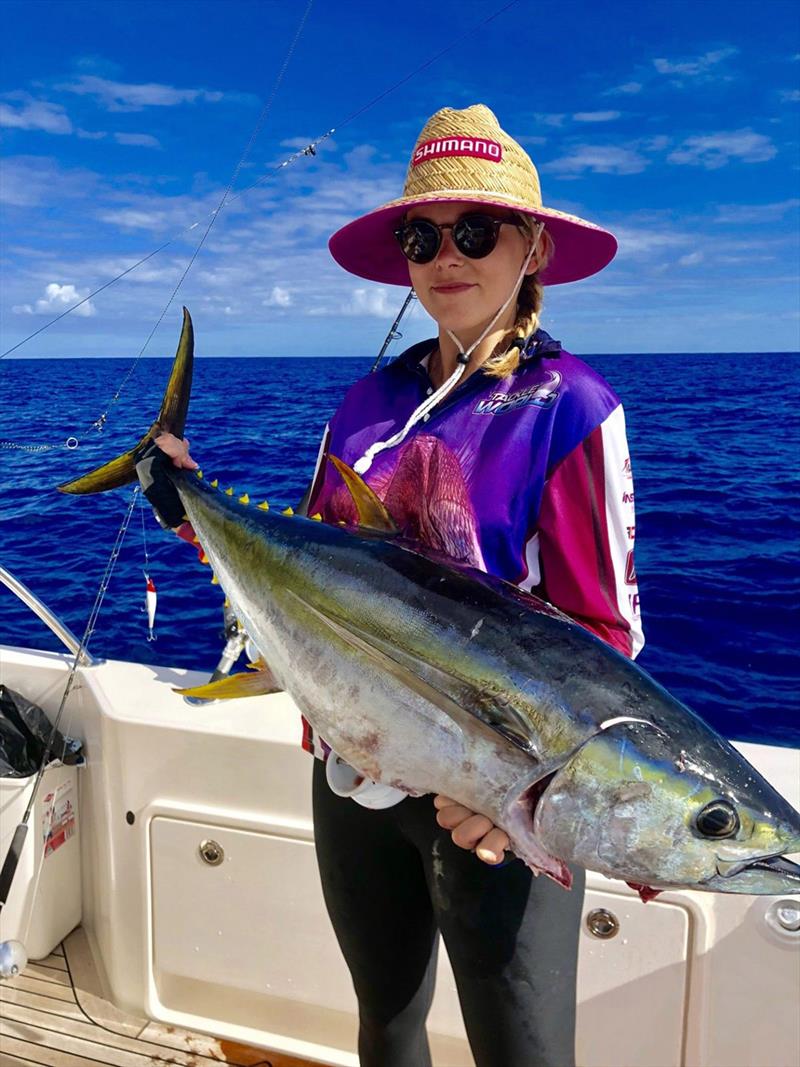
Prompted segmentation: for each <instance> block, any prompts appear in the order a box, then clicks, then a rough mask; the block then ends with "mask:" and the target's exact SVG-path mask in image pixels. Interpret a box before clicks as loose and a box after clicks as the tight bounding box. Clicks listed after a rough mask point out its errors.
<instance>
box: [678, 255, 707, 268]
mask: <svg viewBox="0 0 800 1067" xmlns="http://www.w3.org/2000/svg"><path fill="white" fill-rule="evenodd" d="M703 258H704V257H703V253H702V252H688V253H687V254H686V255H685V256H681V257H680V259H679V260H678V266H679V267H694V266H695V265H696V264H697V263H702V262H703Z"/></svg>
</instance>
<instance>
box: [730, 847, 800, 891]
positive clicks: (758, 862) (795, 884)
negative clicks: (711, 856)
mask: <svg viewBox="0 0 800 1067" xmlns="http://www.w3.org/2000/svg"><path fill="white" fill-rule="evenodd" d="M717 877H718V878H720V879H721V880H722V881H724V882H727V883H728V884H729V885H730V884H731V882H733V881H735V880H739V881H741V882H743V883H746V884H747V885H748V886H752V885H753V884H754V883H755V882H756V881H757V880H759V879H760V880H761V881H762V882H763V885H764V888H763V889H761V890H759V889H756V888H750V889H744V890H743V891H744V892H748V891H749V892H754V893H758V892H759V891H760V892H762V893H767V894H768V893H770V892H773V893H775V894H778V893H800V864H797V863H794V862H793V861H792V860H789V859H787V858H786V856H784V855H783V854H782V853H776V854H775V855H773V856H758V857H757V858H756V859H753V860H742V861H738V862H728V861H727V860H722V859H719V858H717ZM773 880H774V885H775V888H774V889H772V888H770V884H771V883H772V882H773Z"/></svg>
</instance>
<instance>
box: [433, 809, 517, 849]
mask: <svg viewBox="0 0 800 1067" xmlns="http://www.w3.org/2000/svg"><path fill="white" fill-rule="evenodd" d="M433 806H434V807H435V808H436V810H437V815H436V821H437V822H438V824H439V825H440V826H442V827H444V829H445V830H451V831H452V834H451V836H452V838H453V843H454V844H456V845H458V847H459V848H468V849H471V850H472V851H474V852H475V854H476V856H477V857H478V859H480V860H483V862H484V863H488V864H490V865H492V866H493V865H495V864H497V863H502V862H503V859H504V852H505V850H506V849H507V848H508V845H509V841H508V834H507V833H506V832H505V830H501V829H500V828H499V827H498V826H494V825H493V823H492V822H491V820H490V819H487V818H486V816H485V815H477V814H476V813H475V812H474V811H470V810H469V808H465V807H464V806H463V805H461V804H459V803H458V801H456V800H451V799H450V797H443V796H436V797H434V798H433Z"/></svg>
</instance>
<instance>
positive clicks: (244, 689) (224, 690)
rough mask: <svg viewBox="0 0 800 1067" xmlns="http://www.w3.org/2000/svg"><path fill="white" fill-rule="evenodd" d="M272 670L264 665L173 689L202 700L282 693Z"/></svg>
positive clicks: (182, 694) (232, 698)
mask: <svg viewBox="0 0 800 1067" xmlns="http://www.w3.org/2000/svg"><path fill="white" fill-rule="evenodd" d="M280 692H281V687H280V686H279V685H278V683H277V682H276V681H275V678H274V677H273V674H272V671H271V670H269V668H268V667H262V668H261V669H260V670H256V671H252V670H250V671H245V672H243V673H242V674H229V675H227V676H226V677H225V678H220V679H219V680H218V681H216V682H207V683H206V684H205V685H195V686H191V687H190V688H189V689H173V693H180V694H181V696H185V697H200V698H201V699H202V700H236V699H238V698H239V697H257V696H263V695H264V694H266V693H280Z"/></svg>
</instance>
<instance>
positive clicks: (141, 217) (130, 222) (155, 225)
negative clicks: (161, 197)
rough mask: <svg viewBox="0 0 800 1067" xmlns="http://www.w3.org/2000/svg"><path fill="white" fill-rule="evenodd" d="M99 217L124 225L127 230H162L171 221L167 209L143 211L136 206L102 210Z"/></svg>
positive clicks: (113, 223)
mask: <svg viewBox="0 0 800 1067" xmlns="http://www.w3.org/2000/svg"><path fill="white" fill-rule="evenodd" d="M97 217H98V218H99V219H100V221H101V222H108V223H110V224H111V225H112V226H122V228H123V229H126V230H162V229H164V227H165V226H166V225H167V223H168V221H169V216H168V215H167V213H166V212H165V211H142V210H138V209H136V208H121V209H120V210H118V211H101V212H100V214H99V215H98V216H97Z"/></svg>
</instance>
